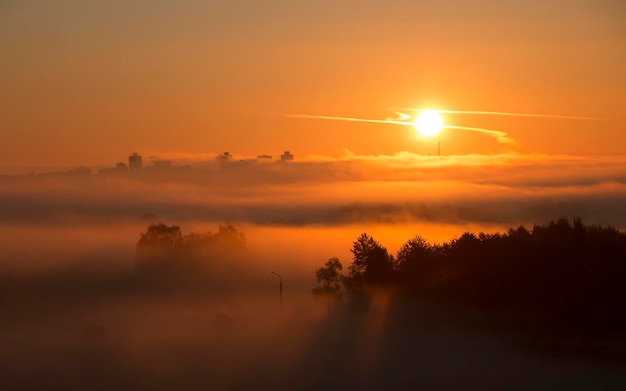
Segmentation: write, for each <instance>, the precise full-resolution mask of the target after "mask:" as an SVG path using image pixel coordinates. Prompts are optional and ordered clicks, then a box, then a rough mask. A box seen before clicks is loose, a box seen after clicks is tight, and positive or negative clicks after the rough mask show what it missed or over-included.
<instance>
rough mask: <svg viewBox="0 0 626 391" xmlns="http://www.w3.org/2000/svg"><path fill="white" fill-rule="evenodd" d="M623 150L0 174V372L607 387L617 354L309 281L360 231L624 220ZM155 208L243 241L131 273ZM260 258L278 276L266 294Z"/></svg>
mask: <svg viewBox="0 0 626 391" xmlns="http://www.w3.org/2000/svg"><path fill="white" fill-rule="evenodd" d="M624 163H626V161H624V159H622V158H613V157H589V158H580V157H567V156H561V157H546V156H516V155H510V156H508V155H502V156H463V157H454V156H451V157H444V158H441V159H432V158H426V157H418V156H413V155H410V154H398V155H394V156H365V157H364V156H353V155H349V154H348V155H346V156H344V157H335V158H325V157H319V156H318V157H312V158H310V160H308V161H306V162H302V163H295V164H288V165H282V166H281V165H266V166H261V165H257V166H252V165H250V166H245V165H233V166H231V167H228V168H227V169H223V170H218V171H216V170H196V169H191V170H189V169H179V168H178V167H174V168H173V169H171V170H163V171H157V170H153V171H145V172H143V173H141V174H140V175H132V174H131V173H125V174H123V175H90V174H85V173H82V174H81V173H65V174H58V175H56V174H55V175H49V174H47V175H26V176H5V177H2V178H0V183H2V186H1V187H0V250H1V252H2V257H1V261H0V306H1V308H2V311H1V312H0V313H1V315H0V317H1V318H0V321H1V322H2V331H3V332H2V334H1V336H0V338H1V344H2V346H3V349H2V351H1V352H0V367H1V368H2V372H3V376H2V380H0V384H4V385H5V386H6V387H8V388H7V389H46V388H47V386H48V385H50V384H56V385H61V386H62V387H63V388H64V389H84V388H85V387H89V388H92V389H97V388H98V387H99V388H100V389H110V388H116V389H137V388H140V389H141V388H150V389H171V388H172V387H176V386H178V385H181V387H183V388H185V389H196V388H197V389H206V388H210V389H341V388H342V387H352V386H354V385H359V386H360V387H361V388H363V389H381V388H384V387H387V386H389V385H390V384H391V385H395V386H399V385H401V384H405V383H406V382H410V383H411V384H417V385H422V386H424V387H433V386H436V385H439V386H441V385H443V386H442V387H443V389H446V387H448V388H449V389H455V388H457V387H459V386H462V385H465V384H468V383H469V384H474V385H475V386H476V387H480V388H487V389H497V388H499V387H501V386H503V385H505V384H507V385H510V383H509V381H510V379H511V378H515V379H517V380H516V382H515V383H516V384H517V386H518V388H519V389H527V388H529V387H530V388H536V389H551V388H549V387H548V384H549V385H550V387H551V386H553V385H555V384H556V385H557V386H568V387H569V386H572V387H570V388H571V389H575V388H576V387H579V389H588V388H589V387H596V386H597V385H598V383H597V381H598V380H597V379H600V381H601V382H603V383H602V384H603V385H604V386H606V387H605V388H606V389H611V388H612V387H614V386H618V385H621V384H623V382H624V377H623V375H624V373H623V371H622V370H620V369H619V365H615V364H613V363H610V364H607V365H605V364H602V363H601V362H598V361H597V360H588V359H586V358H584V355H583V356H582V358H581V357H580V356H578V355H573V356H572V357H573V358H568V359H567V360H561V359H559V357H558V354H559V353H558V352H557V353H554V352H552V351H548V353H545V352H544V353H537V351H536V349H534V348H528V347H527V346H526V345H525V343H524V342H523V341H525V340H524V339H523V338H522V339H521V340H520V339H519V338H518V337H517V336H516V337H513V336H512V334H508V333H507V332H501V331H498V332H494V333H491V334H484V333H482V334H481V332H477V331H475V330H476V327H477V326H476V324H474V320H473V319H474V316H475V314H473V313H471V312H468V310H467V309H463V308H456V309H450V308H447V307H440V306H438V305H437V304H436V303H435V304H433V303H430V302H419V301H418V302H415V303H402V302H401V301H397V300H395V299H393V297H394V296H393V294H392V292H389V291H385V290H382V291H380V292H374V293H373V294H372V300H371V301H370V302H369V303H368V304H366V305H365V304H359V303H358V301H357V302H355V303H352V304H350V305H348V306H347V307H346V308H343V307H340V306H334V305H333V306H330V305H329V304H328V303H327V302H326V301H325V300H319V298H318V299H315V297H314V296H313V295H312V294H311V290H312V288H313V287H314V286H315V283H316V282H315V274H314V273H315V270H316V269H317V268H319V267H320V266H322V265H323V264H324V262H326V260H328V259H329V258H331V257H338V258H339V259H340V260H341V261H342V262H343V264H344V266H345V267H347V266H348V265H349V264H350V262H351V260H352V256H353V254H352V253H351V252H350V247H351V243H352V242H353V241H354V240H355V238H356V237H357V236H358V235H360V234H361V233H363V232H367V233H369V234H370V235H372V236H373V237H375V238H376V239H377V240H379V241H380V242H381V243H382V244H384V245H385V246H386V247H387V248H388V249H389V250H390V252H392V253H395V252H396V251H397V250H398V249H399V248H400V247H401V246H402V244H403V243H404V242H406V241H407V240H408V239H409V238H411V237H413V236H415V235H418V234H419V235H422V236H423V237H425V238H426V239H427V240H429V241H432V242H434V243H442V242H445V241H447V240H450V239H452V238H453V237H458V236H460V235H461V234H462V233H463V232H467V231H470V232H488V233H493V232H504V231H506V230H507V229H508V228H509V227H517V226H518V225H520V224H527V225H532V224H534V223H542V222H547V221H550V220H551V219H556V218H559V217H561V216H580V217H582V219H583V220H584V221H585V222H586V223H589V224H604V225H606V224H610V225H615V226H616V227H618V228H620V229H623V228H624V227H626V201H625V200H626V197H625V195H626V172H625V171H624V167H625V166H624ZM181 164H182V163H181ZM154 223H164V224H167V225H176V226H179V227H180V230H181V231H182V234H183V235H191V234H203V233H204V234H206V233H210V234H211V235H213V234H216V233H218V232H219V230H220V228H219V227H220V225H222V226H224V225H226V224H232V226H233V227H234V228H235V229H236V230H237V231H238V232H240V233H242V234H243V235H245V247H244V248H240V249H237V250H236V251H234V250H233V251H230V250H228V251H226V252H219V253H217V252H213V253H211V252H209V253H205V254H204V255H201V256H199V258H198V259H199V262H200V264H201V265H202V267H201V268H199V269H193V270H196V271H194V272H192V273H187V274H184V273H183V274H176V273H169V274H166V275H164V276H156V277H155V276H151V275H146V274H142V273H141V272H140V271H138V269H137V264H136V255H137V248H138V247H137V246H138V243H139V240H140V238H141V234H142V233H144V232H146V230H147V228H148V226H149V225H150V224H154ZM218 254H219V255H218ZM270 272H276V273H279V274H280V276H281V280H282V285H283V294H284V297H283V308H282V310H281V308H280V301H279V292H278V282H279V281H278V278H277V276H275V275H272V274H270ZM407 316H408V318H410V320H407ZM476 322H478V323H479V321H478V320H476ZM478 330H480V327H479V328H478ZM520 341H522V342H520ZM520 344H521V347H520V346H519V345H520ZM616 349H623V345H619V346H618V347H616ZM541 351H542V349H539V352H541ZM476 355H480V361H479V362H474V358H473V357H476ZM444 368H445V370H444ZM450 371H453V372H454V373H455V374H456V375H455V376H456V377H455V378H454V379H450V378H449V377H448V374H447V373H449V372H450ZM389 374H392V375H393V376H391V377H389ZM546 377H548V378H550V379H551V382H544V381H543V380H542V379H545V378H546Z"/></svg>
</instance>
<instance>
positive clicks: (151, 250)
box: [135, 223, 183, 269]
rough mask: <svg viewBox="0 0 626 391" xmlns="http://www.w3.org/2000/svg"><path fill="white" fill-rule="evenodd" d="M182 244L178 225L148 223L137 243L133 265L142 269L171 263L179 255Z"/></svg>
mask: <svg viewBox="0 0 626 391" xmlns="http://www.w3.org/2000/svg"><path fill="white" fill-rule="evenodd" d="M182 245H183V235H182V232H181V230H180V227H178V226H176V225H172V226H168V225H165V224H161V223H159V224H150V226H149V227H148V230H147V231H146V232H145V233H142V234H141V237H140V238H139V243H137V251H136V255H135V266H136V267H138V268H141V269H143V268H152V267H158V266H159V265H163V264H167V263H171V262H173V261H175V260H176V259H177V258H178V257H179V255H180V249H181V247H182Z"/></svg>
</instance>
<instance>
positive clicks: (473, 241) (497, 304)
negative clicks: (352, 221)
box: [313, 218, 626, 333]
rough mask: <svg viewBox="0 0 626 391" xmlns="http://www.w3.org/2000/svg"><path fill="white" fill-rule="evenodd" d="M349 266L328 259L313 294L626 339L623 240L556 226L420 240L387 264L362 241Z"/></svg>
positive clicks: (380, 250) (370, 241)
mask: <svg viewBox="0 0 626 391" xmlns="http://www.w3.org/2000/svg"><path fill="white" fill-rule="evenodd" d="M351 252H352V255H353V258H352V263H351V264H350V265H349V266H348V267H347V273H345V274H344V273H343V265H342V264H341V262H340V260H339V259H337V258H331V259H330V260H328V262H326V264H325V265H324V266H323V267H321V268H319V269H318V270H317V271H316V279H317V282H318V284H317V286H316V287H315V289H314V290H313V293H314V294H316V295H326V296H328V297H331V298H333V300H341V299H342V298H343V297H344V296H345V295H346V294H349V295H352V296H354V295H363V294H365V293H367V291H368V290H369V289H371V288H376V287H385V288H394V290H395V291H396V292H401V293H402V294H405V295H409V296H411V297H421V298H424V299H431V300H437V301H439V302H445V303H450V304H454V305H462V306H464V307H467V308H470V309H476V310H479V311H484V312H487V313H503V314H504V313H507V314H512V315H513V316H519V317H520V318H521V317H530V318H532V319H533V321H534V322H540V323H541V324H542V326H541V327H544V326H545V327H550V326H551V325H554V326H556V327H558V328H561V329H562V327H563V325H571V326H572V327H575V328H576V329H577V332H580V330H583V331H586V332H590V333H591V332H603V333H605V332H612V331H615V332H623V331H626V311H625V310H624V303H625V302H626V233H624V232H621V231H619V230H617V229H616V228H615V227H612V226H608V227H603V226H599V225H589V226H585V225H584V224H583V223H582V222H581V220H580V219H578V218H575V219H573V221H570V220H568V219H566V218H561V219H558V220H556V221H551V222H550V223H548V224H544V225H534V226H533V227H532V228H531V229H527V228H525V227H524V226H520V227H518V228H511V229H509V230H508V231H507V232H506V233H495V234H486V233H479V234H474V233H471V232H466V233H464V234H463V235H461V236H460V237H456V238H453V239H452V240H450V241H447V242H444V243H441V244H437V243H429V242H428V241H426V240H425V239H424V238H423V237H422V236H419V235H418V236H415V237H413V238H411V239H410V240H408V241H407V242H406V243H405V244H404V245H402V247H401V248H400V249H399V250H398V252H397V253H396V254H395V255H393V254H391V253H390V252H389V251H388V250H387V248H385V247H384V246H383V245H382V244H381V243H379V242H378V241H376V240H375V239H374V238H373V237H372V236H370V235H368V234H367V233H363V234H361V235H360V236H359V237H358V238H357V239H356V240H355V241H354V242H353V243H352V249H351Z"/></svg>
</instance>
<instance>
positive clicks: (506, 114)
mask: <svg viewBox="0 0 626 391" xmlns="http://www.w3.org/2000/svg"><path fill="white" fill-rule="evenodd" d="M389 110H391V111H393V112H400V111H411V112H421V111H425V110H427V109H411V108H390V109H389ZM397 110H398V111H397ZM431 111H436V112H438V113H442V114H468V115H498V116H503V117H532V118H554V119H574V120H586V121H607V119H606V118H600V117H586V116H578V115H560V114H536V113H511V112H506V111H478V110H435V109H432V110H431Z"/></svg>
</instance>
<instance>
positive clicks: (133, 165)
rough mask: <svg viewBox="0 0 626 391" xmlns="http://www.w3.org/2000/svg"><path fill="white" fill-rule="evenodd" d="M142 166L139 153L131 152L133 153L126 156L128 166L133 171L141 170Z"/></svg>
mask: <svg viewBox="0 0 626 391" xmlns="http://www.w3.org/2000/svg"><path fill="white" fill-rule="evenodd" d="M142 166H143V164H142V161H141V155H140V154H138V153H137V152H133V154H132V155H130V156H129V157H128V168H129V169H131V170H133V171H135V170H137V171H138V170H141V167H142Z"/></svg>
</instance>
